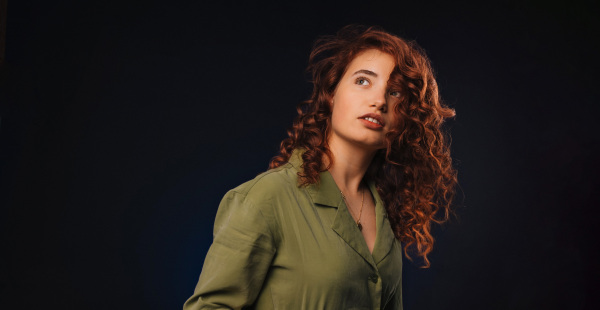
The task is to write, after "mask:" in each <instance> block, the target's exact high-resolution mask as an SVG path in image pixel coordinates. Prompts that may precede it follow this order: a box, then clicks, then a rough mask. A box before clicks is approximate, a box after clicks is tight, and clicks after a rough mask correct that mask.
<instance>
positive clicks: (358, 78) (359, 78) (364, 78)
mask: <svg viewBox="0 0 600 310" xmlns="http://www.w3.org/2000/svg"><path fill="white" fill-rule="evenodd" d="M360 81H367V83H369V84H368V85H371V80H369V79H368V78H366V77H364V76H360V77H357V78H356V81H355V83H356V84H357V85H366V84H360Z"/></svg>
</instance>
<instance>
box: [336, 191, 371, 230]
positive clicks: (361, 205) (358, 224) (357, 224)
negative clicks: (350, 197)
mask: <svg viewBox="0 0 600 310" xmlns="http://www.w3.org/2000/svg"><path fill="white" fill-rule="evenodd" d="M340 194H342V199H344V202H345V203H346V206H348V210H350V214H352V216H353V217H354V213H353V212H352V208H351V207H350V204H349V203H348V201H347V200H346V196H344V193H343V192H342V191H340ZM364 205H365V189H364V188H363V190H362V201H361V202H360V211H359V212H358V220H357V221H356V227H358V230H360V231H362V224H361V223H360V218H361V217H362V210H363V206H364Z"/></svg>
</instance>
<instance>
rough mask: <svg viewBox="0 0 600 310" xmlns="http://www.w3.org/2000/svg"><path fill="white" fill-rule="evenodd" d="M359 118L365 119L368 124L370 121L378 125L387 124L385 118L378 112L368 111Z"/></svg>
mask: <svg viewBox="0 0 600 310" xmlns="http://www.w3.org/2000/svg"><path fill="white" fill-rule="evenodd" d="M359 119H361V120H363V121H364V122H365V123H367V124H368V123H370V124H372V125H374V126H376V127H383V126H385V122H384V121H383V118H382V117H381V115H379V114H376V113H367V114H365V115H363V116H361V117H359Z"/></svg>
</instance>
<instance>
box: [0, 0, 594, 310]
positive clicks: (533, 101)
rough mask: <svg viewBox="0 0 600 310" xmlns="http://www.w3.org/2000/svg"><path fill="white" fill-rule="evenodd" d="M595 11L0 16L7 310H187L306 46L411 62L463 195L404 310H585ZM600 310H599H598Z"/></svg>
mask: <svg viewBox="0 0 600 310" xmlns="http://www.w3.org/2000/svg"><path fill="white" fill-rule="evenodd" d="M599 13H600V11H599V10H598V7H597V6H595V5H594V1H574V2H568V3H566V1H565V3H559V2H548V1H509V2H504V3H499V2H494V3H492V2H489V3H488V2H483V1H480V2H472V3H459V2H456V1H445V2H440V3H433V2H426V1H423V2H420V1H411V2H408V1H394V2H391V1H387V2H371V1H363V2H357V3H350V2H346V3H343V4H342V3H340V4H338V5H325V4H310V3H308V2H294V3H286V4H283V3H279V4H270V5H266V4H258V3H255V2H248V3H246V4H240V3H235V2H225V3H223V4H220V5H207V4H203V3H201V2H200V1H190V2H188V3H184V2H168V1H143V2H142V1H139V2H134V1H69V2H65V1H9V2H8V11H7V15H6V16H7V22H6V54H5V60H4V63H3V64H2V67H1V68H2V69H1V75H0V76H1V92H0V96H1V97H0V117H1V122H0V156H1V157H0V158H1V166H0V168H1V172H0V173H1V188H0V190H1V192H0V194H1V196H0V204H1V213H0V230H1V248H0V251H1V253H2V254H1V256H0V258H1V260H0V281H1V282H0V308H2V309H34V308H35V309H38V308H43V309H46V308H58V307H62V308H64V309H179V308H181V306H182V304H183V302H184V301H185V299H187V297H189V296H190V295H191V294H192V292H193V289H194V286H195V284H196V281H197V278H198V275H199V274H200V271H201V268H202V262H203V259H204V255H205V254H206V251H207V249H208V246H209V245H210V242H211V239H212V224H213V219H214V215H215V212H216V208H217V205H218V202H219V201H220V199H221V197H222V196H223V194H224V193H225V192H226V191H227V190H228V189H230V188H233V187H235V186H237V185H238V184H240V183H242V182H244V181H246V180H248V179H250V178H252V177H254V176H255V175H256V174H258V173H259V172H261V171H264V170H266V168H267V164H268V161H269V159H270V158H271V157H272V156H273V155H274V154H275V153H276V151H277V147H278V144H279V142H280V140H281V139H282V138H284V137H285V129H287V128H288V127H289V126H290V125H291V122H292V120H293V118H294V115H295V105H296V104H297V103H298V102H300V101H301V100H303V99H306V98H307V97H308V95H309V92H310V84H309V83H307V81H308V77H307V76H306V74H305V73H304V68H305V66H306V63H307V58H308V53H309V51H310V48H311V46H312V43H313V42H314V40H315V39H316V38H317V37H318V36H319V35H324V34H332V33H334V32H335V31H336V30H338V29H339V28H340V27H342V26H344V25H346V24H350V23H359V24H366V25H379V26H382V27H383V28H385V29H386V30H388V31H390V32H392V33H395V34H398V35H400V36H403V37H405V38H407V39H411V40H417V42H419V43H420V45H422V46H423V47H424V48H425V49H426V51H427V52H428V55H429V56H430V58H431V60H432V62H433V66H434V68H435V69H436V71H437V76H438V83H439V85H440V91H441V94H442V96H443V98H444V99H445V102H446V103H448V104H449V105H450V106H452V107H454V108H455V109H456V111H457V117H456V118H455V119H454V120H452V121H450V122H449V123H448V125H449V126H448V128H450V129H451V132H452V135H453V144H452V149H453V157H454V159H455V164H456V167H457V169H458V171H459V181H460V184H461V193H460V195H459V200H457V217H456V218H455V219H454V220H452V221H451V222H449V223H447V224H446V225H444V226H443V227H442V228H441V229H437V230H436V236H437V243H436V248H435V250H434V252H433V253H432V254H431V261H432V267H431V268H430V269H419V268H418V265H417V264H414V263H411V262H409V261H405V267H404V277H403V285H404V296H405V309H407V310H416V309H594V308H595V307H596V306H598V298H597V297H596V296H597V294H598V288H599V286H598V279H599V276H600V268H599V266H598V259H599V255H598V254H599V246H598V242H597V236H598V229H597V227H598V225H599V219H600V212H599V210H598V208H599V207H600V203H599V198H598V194H597V193H596V190H597V188H598V184H599V183H600V182H599V177H598V173H599V172H600V167H599V165H598V154H599V151H600V146H599V140H600V138H599V132H598V125H597V124H598V115H599V114H598V112H600V108H599V106H598V105H599V104H600V101H599V98H600V96H599V95H600V91H599V88H598V87H597V85H598V82H600V81H599V78H598V73H597V72H598V69H599V61H598V52H599V51H600V49H599V44H598V36H599V35H600V32H599V30H600V24H599V21H598V19H599V16H600V14H599ZM596 309H597V308H596Z"/></svg>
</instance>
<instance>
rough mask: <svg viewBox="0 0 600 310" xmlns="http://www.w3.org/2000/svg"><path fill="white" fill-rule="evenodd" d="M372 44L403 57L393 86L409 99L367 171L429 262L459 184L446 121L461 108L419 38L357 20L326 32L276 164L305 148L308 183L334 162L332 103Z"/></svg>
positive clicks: (404, 236) (397, 223)
mask: <svg viewBox="0 0 600 310" xmlns="http://www.w3.org/2000/svg"><path fill="white" fill-rule="evenodd" d="M368 49H376V50H379V51H381V52H384V53H387V54H389V55H391V56H392V57H393V58H394V59H395V61H396V66H395V68H394V70H393V71H392V74H391V75H390V78H389V81H388V87H389V88H390V89H394V90H397V89H400V90H401V98H400V102H399V103H398V104H397V105H396V106H395V107H394V110H393V113H395V116H396V118H397V119H398V120H399V121H398V122H397V126H396V128H394V129H392V130H390V132H388V134H387V135H386V147H385V148H384V149H381V150H379V151H378V152H377V154H376V155H375V157H374V159H373V161H372V162H371V164H370V166H369V169H368V171H367V174H366V178H368V179H370V180H373V181H374V182H375V184H376V185H377V191H378V193H379V195H380V196H381V198H382V200H383V201H384V203H385V208H386V210H387V213H388V218H389V220H390V223H391V225H392V230H393V231H394V235H395V237H396V238H397V239H398V240H400V242H402V244H403V247H404V252H405V255H406V256H407V257H408V258H409V259H412V258H411V255H409V253H416V254H417V255H418V256H421V257H422V258H423V261H424V264H423V267H425V268H426V267H429V266H430V262H429V259H428V258H427V255H428V254H429V253H430V252H431V251H432V249H433V243H434V238H433V236H432V234H431V223H432V222H435V223H442V222H444V221H446V220H447V219H448V217H449V215H450V213H451V203H452V200H453V198H454V193H455V191H454V188H455V186H456V183H457V178H456V170H455V169H454V168H453V167H452V159H451V157H450V147H449V136H448V135H447V134H446V133H445V132H444V131H443V130H442V124H443V122H444V120H445V119H447V118H450V117H453V116H454V115H455V112H454V110H453V109H451V108H449V107H447V106H446V105H444V104H443V103H442V102H441V99H440V96H439V94H438V86H437V83H436V80H435V77H434V73H433V70H432V68H431V64H430V61H429V59H428V58H427V56H426V55H425V53H424V51H423V50H422V49H421V48H420V47H419V46H418V45H417V44H416V43H415V42H409V41H405V40H403V39H401V38H399V37H397V36H395V35H392V34H390V33H387V32H385V31H384V30H382V29H379V28H375V27H369V28H366V27H362V26H354V25H351V26H346V27H344V28H342V29H341V30H340V31H339V32H338V33H337V34H336V35H334V36H325V37H322V38H320V39H318V40H317V41H316V42H315V45H314V47H313V49H312V52H311V54H310V58H309V65H308V68H307V71H309V72H310V73H312V83H313V92H312V95H311V97H310V99H309V100H306V101H304V102H302V103H300V104H299V105H298V107H297V111H298V116H297V118H296V119H295V120H294V124H293V127H292V128H291V129H290V130H288V137H287V138H286V139H284V140H283V141H282V142H281V145H280V151H279V154H278V155H276V156H275V157H274V158H273V159H272V160H271V162H270V164H269V168H275V167H279V166H281V165H283V164H285V163H287V161H288V160H289V158H290V156H291V154H292V152H293V150H294V149H297V148H302V149H304V150H305V152H304V153H303V155H302V159H303V161H304V164H303V166H302V170H301V171H300V172H299V173H298V176H299V182H300V185H308V184H313V183H317V182H319V173H320V172H322V171H325V170H328V169H329V166H324V163H325V162H327V163H329V165H331V163H332V162H333V160H334V158H333V154H332V153H331V151H330V149H329V147H328V135H329V132H330V131H329V129H330V126H331V106H330V104H329V103H330V102H331V99H332V98H333V94H334V91H335V88H336V86H337V84H338V82H339V81H340V79H341V78H342V76H343V75H344V73H345V70H346V68H347V66H348V64H349V63H350V62H351V61H352V60H353V59H354V58H355V57H356V56H357V55H359V54H360V53H361V52H363V51H365V50H368Z"/></svg>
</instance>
